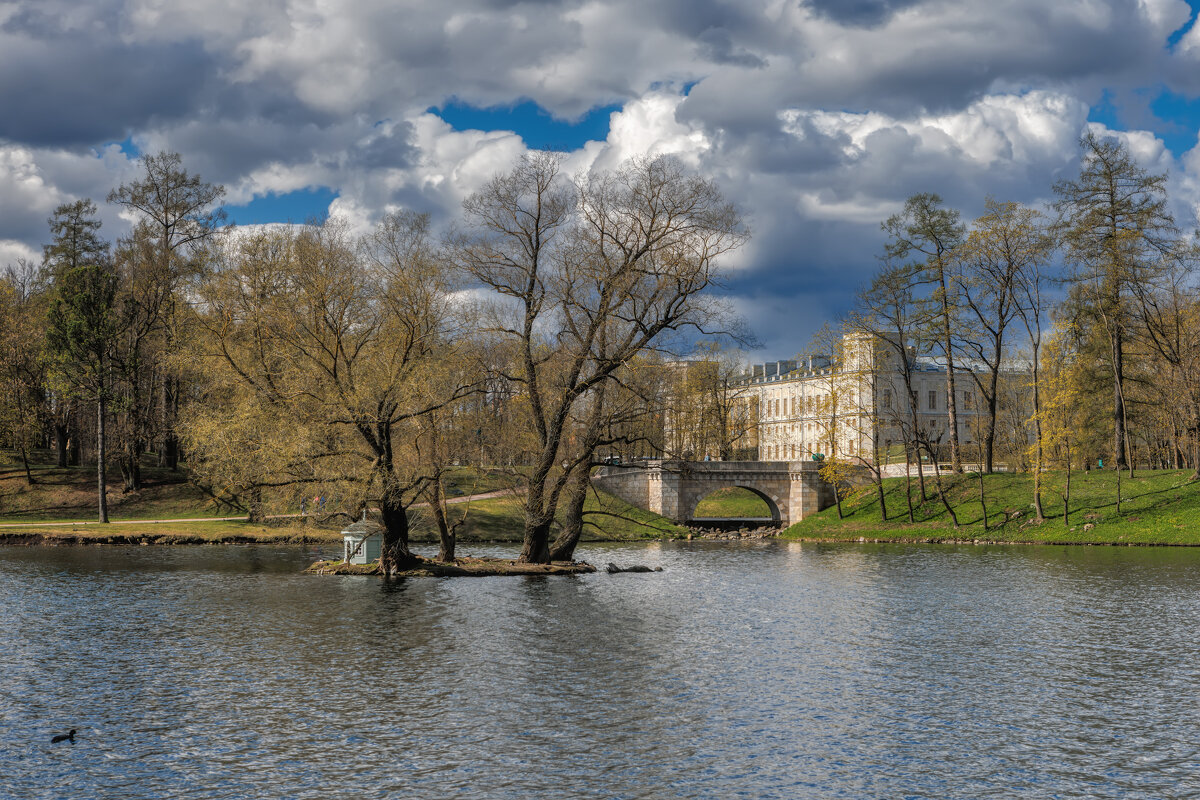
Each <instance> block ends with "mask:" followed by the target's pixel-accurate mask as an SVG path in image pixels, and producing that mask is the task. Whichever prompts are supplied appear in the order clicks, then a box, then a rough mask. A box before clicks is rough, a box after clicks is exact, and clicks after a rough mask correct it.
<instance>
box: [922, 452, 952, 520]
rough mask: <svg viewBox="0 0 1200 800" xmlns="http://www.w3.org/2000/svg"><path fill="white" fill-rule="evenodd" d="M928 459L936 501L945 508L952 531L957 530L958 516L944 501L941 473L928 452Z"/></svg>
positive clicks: (947, 501) (933, 457)
mask: <svg viewBox="0 0 1200 800" xmlns="http://www.w3.org/2000/svg"><path fill="white" fill-rule="evenodd" d="M929 458H930V460H931V461H933V482H934V485H935V486H936V487H937V493H938V499H940V500H941V501H942V505H943V506H944V507H945V508H946V513H947V514H949V515H950V521H951V522H952V523H954V529H955V530H958V515H957V514H955V513H954V509H953V508H951V507H950V501H949V500H947V499H946V492H945V490H944V489H943V488H942V473H941V470H940V469H939V468H938V463H937V458H936V457H935V456H934V454H933V451H932V450H929Z"/></svg>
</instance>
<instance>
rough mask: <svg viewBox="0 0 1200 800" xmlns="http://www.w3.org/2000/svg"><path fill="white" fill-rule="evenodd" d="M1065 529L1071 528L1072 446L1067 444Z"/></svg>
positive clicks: (1064, 503) (1064, 500)
mask: <svg viewBox="0 0 1200 800" xmlns="http://www.w3.org/2000/svg"><path fill="white" fill-rule="evenodd" d="M1063 527H1064V528H1070V527H1071V445H1070V443H1068V444H1067V485H1066V490H1065V491H1064V492H1063Z"/></svg>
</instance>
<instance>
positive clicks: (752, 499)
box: [692, 486, 771, 519]
mask: <svg viewBox="0 0 1200 800" xmlns="http://www.w3.org/2000/svg"><path fill="white" fill-rule="evenodd" d="M692 516H694V517H697V518H705V517H708V518H724V519H744V518H749V519H761V518H763V517H769V516H771V509H770V508H768V507H767V502H766V501H765V500H763V499H762V498H761V497H759V496H758V495H756V494H755V493H754V492H752V491H750V490H749V489H743V488H742V487H740V486H731V487H729V488H727V489H718V490H716V491H715V492H713V493H712V494H710V495H708V496H707V497H705V498H704V499H703V500H701V501H700V502H699V503H698V504H697V505H696V511H695V512H694V513H693V515H692Z"/></svg>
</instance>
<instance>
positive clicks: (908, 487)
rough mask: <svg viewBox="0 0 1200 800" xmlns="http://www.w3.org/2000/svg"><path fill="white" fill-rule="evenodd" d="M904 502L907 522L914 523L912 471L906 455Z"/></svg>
mask: <svg viewBox="0 0 1200 800" xmlns="http://www.w3.org/2000/svg"><path fill="white" fill-rule="evenodd" d="M904 500H905V502H907V503H908V521H909V522H916V519H915V518H914V517H913V507H912V470H911V469H910V468H909V460H908V455H907V454H906V455H905V456H904Z"/></svg>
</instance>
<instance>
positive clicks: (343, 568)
mask: <svg viewBox="0 0 1200 800" xmlns="http://www.w3.org/2000/svg"><path fill="white" fill-rule="evenodd" d="M417 562H418V563H419V564H420V566H419V567H416V568H414V569H407V570H404V571H403V572H399V573H397V574H396V575H395V576H394V577H397V578H486V577H495V576H508V575H527V576H528V575H585V574H588V573H592V572H595V571H596V568H595V567H594V566H592V565H591V564H588V563H587V562H585V561H553V562H551V563H549V564H522V563H520V562H518V561H509V560H506V559H503V558H475V557H463V558H456V559H454V562H453V563H444V562H441V561H434V560H433V559H430V558H422V557H420V556H417ZM304 572H306V573H308V574H310V575H382V574H383V573H382V572H380V570H379V563H378V562H373V563H370V564H347V563H346V562H344V561H340V560H337V559H332V560H323V561H317V562H314V563H313V564H312V565H310V566H309V567H308V568H307V569H305V570H304Z"/></svg>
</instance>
